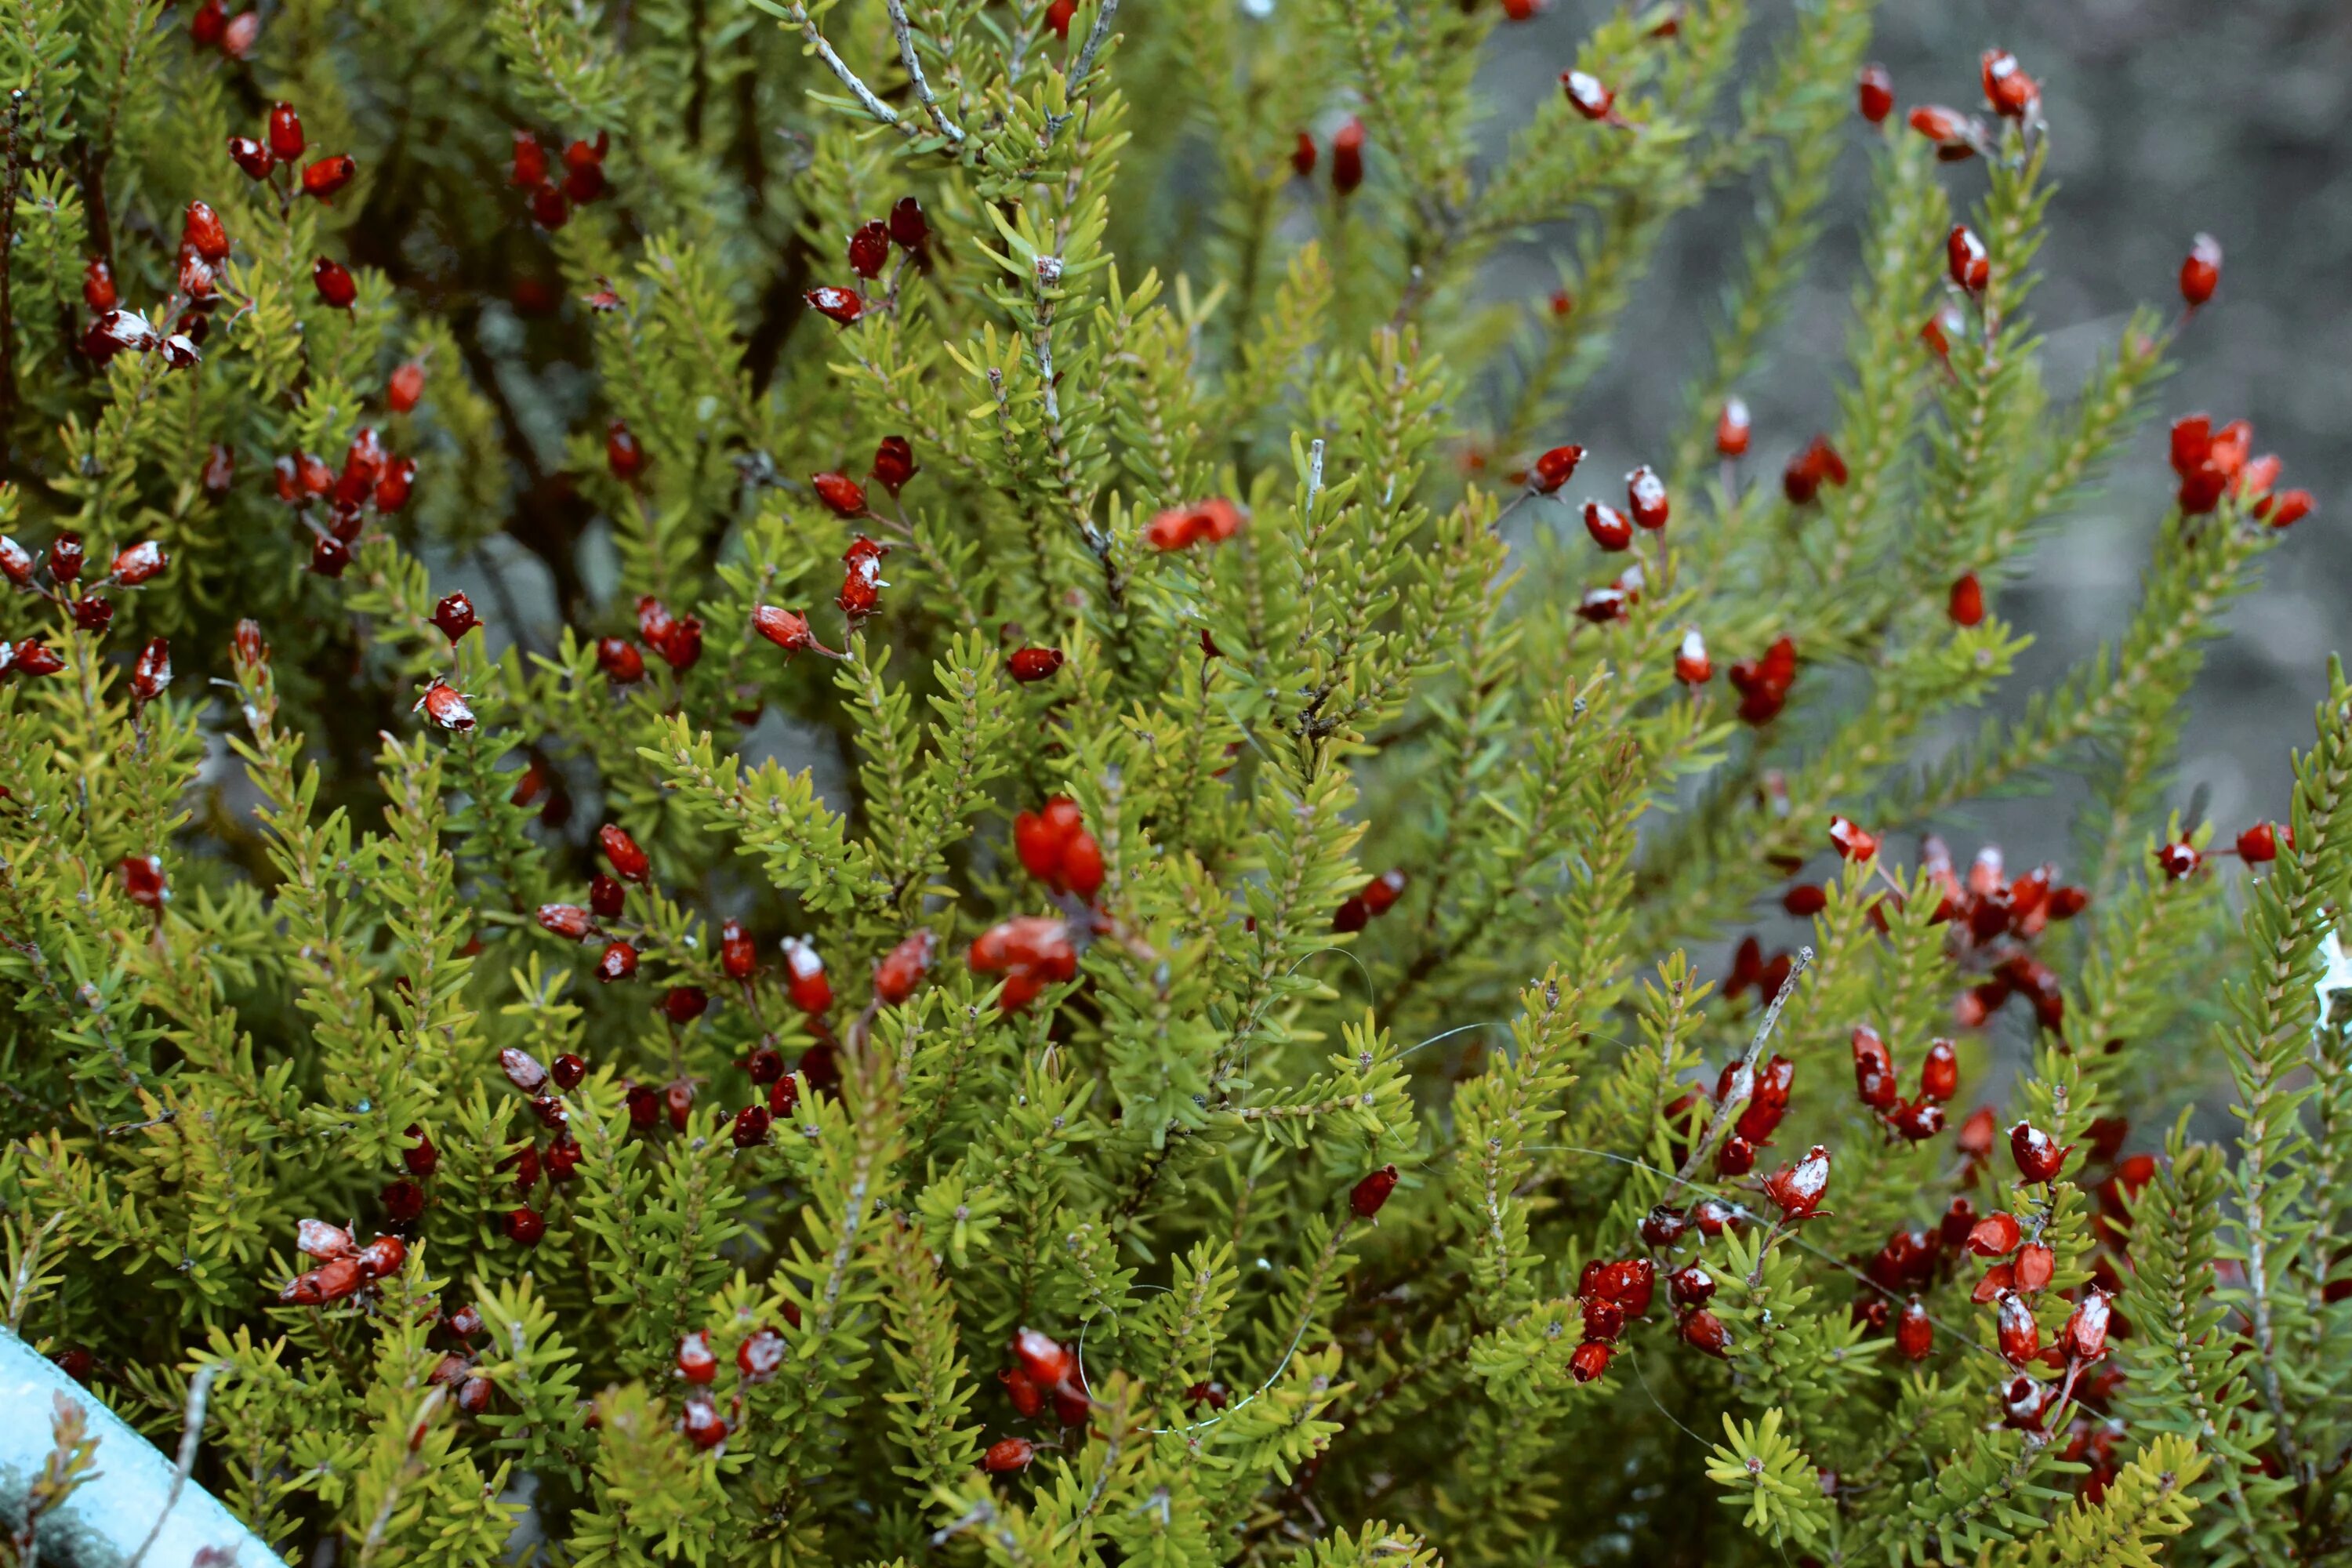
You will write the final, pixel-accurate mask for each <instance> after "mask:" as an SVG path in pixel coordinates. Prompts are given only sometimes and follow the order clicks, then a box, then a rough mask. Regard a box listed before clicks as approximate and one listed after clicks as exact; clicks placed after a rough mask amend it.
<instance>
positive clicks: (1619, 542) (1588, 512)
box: [1584, 500, 1633, 551]
mask: <svg viewBox="0 0 2352 1568" xmlns="http://www.w3.org/2000/svg"><path fill="white" fill-rule="evenodd" d="M1584 531H1585V532H1587V533H1589V534H1591V536H1592V542H1593V543H1595V544H1598V545H1599V546H1601V549H1603V550H1611V551H1615V550H1622V549H1624V548H1625V547H1626V546H1628V545H1630V544H1632V543H1633V524H1632V523H1630V522H1628V521H1625V515H1624V513H1622V512H1621V511H1619V510H1617V509H1616V508H1615V507H1613V506H1609V505H1606V504H1604V503H1603V502H1601V501H1597V500H1589V501H1586V502H1585V503H1584Z"/></svg>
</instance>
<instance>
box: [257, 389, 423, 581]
mask: <svg viewBox="0 0 2352 1568" xmlns="http://www.w3.org/2000/svg"><path fill="white" fill-rule="evenodd" d="M272 471H273V472H274V473H275V475H276V477H277V483H278V500H281V501H283V502H284V503H285V504H286V505H288V506H289V507H292V508H294V509H295V514H296V516H297V518H298V519H299V521H300V522H301V524H302V526H303V527H304V528H306V529H308V530H309V531H310V570H311V571H312V572H314V573H316V574H318V575H320V576H321V577H340V576H341V575H342V574H343V569H344V568H345V567H347V566H349V565H350V564H351V563H352V546H353V545H354V544H355V543H357V542H359V541H360V539H361V537H362V535H363V534H364V533H365V532H366V531H367V527H368V523H369V521H370V519H371V517H374V518H378V519H381V518H387V517H390V516H392V515H393V514H394V513H395V512H397V511H399V510H402V509H403V508H404V507H406V506H407V505H408V498H409V495H410V494H411V492H412V491H413V490H414V489H415V484H416V459H415V458H408V457H403V456H400V455H398V454H396V453H394V452H392V451H391V450H389V449H388V448H386V447H385V446H384V444H383V437H381V436H379V435H378V434H377V433H376V431H375V428H374V426H362V427H361V428H360V430H359V432H358V434H356V435H354V436H353V437H352V444H351V446H350V447H349V448H348V449H347V450H346V451H345V452H344V454H343V468H342V471H341V473H337V472H336V471H335V470H334V469H333V468H329V467H328V466H327V464H326V462H325V461H324V459H322V458H319V457H317V456H315V455H313V454H311V453H309V452H293V453H289V454H288V455H287V456H285V457H282V458H278V460H277V462H276V463H275V464H273V465H272ZM322 517H323V521H322Z"/></svg>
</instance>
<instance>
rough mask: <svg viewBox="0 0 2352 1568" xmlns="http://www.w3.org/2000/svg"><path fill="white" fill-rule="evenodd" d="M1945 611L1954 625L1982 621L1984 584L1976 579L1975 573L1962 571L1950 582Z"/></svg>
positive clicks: (1977, 623) (1977, 624)
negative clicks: (1950, 587) (1950, 588)
mask: <svg viewBox="0 0 2352 1568" xmlns="http://www.w3.org/2000/svg"><path fill="white" fill-rule="evenodd" d="M1945 612H1946V613H1947V614H1948V615H1949V616H1951V617H1952V622H1953V624H1954V625H1955V626H1981V625H1982V624H1983V623H1984V616H1985V602H1984V584H1981V583H1979V582H1978V581H1977V574H1975V573H1973V572H1966V573H1962V574H1960V576H1959V578H1958V580H1957V581H1955V582H1954V583H1953V584H1952V592H1951V596H1950V598H1949V600H1948V603H1947V604H1946V605H1945Z"/></svg>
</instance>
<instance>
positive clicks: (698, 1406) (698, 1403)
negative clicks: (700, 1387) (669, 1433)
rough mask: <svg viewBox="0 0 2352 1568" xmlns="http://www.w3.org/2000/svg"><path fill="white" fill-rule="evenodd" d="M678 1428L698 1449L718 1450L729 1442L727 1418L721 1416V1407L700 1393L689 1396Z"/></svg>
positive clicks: (679, 1416) (706, 1395)
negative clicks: (721, 1445)
mask: <svg viewBox="0 0 2352 1568" xmlns="http://www.w3.org/2000/svg"><path fill="white" fill-rule="evenodd" d="M677 1428H678V1430H679V1431H681V1432H683V1433H685V1434H686V1440H687V1441H688V1442H689V1443H691V1444H693V1445H694V1446H695V1447H698V1448H716V1447H719V1444H721V1443H724V1442H725V1441H727V1417H725V1416H724V1415H719V1406H718V1405H715V1404H713V1403H712V1402H711V1398H710V1395H709V1394H702V1393H696V1394H690V1395H688V1398H687V1401H686V1408H685V1409H684V1410H683V1411H681V1412H680V1413H679V1415H678V1418H677Z"/></svg>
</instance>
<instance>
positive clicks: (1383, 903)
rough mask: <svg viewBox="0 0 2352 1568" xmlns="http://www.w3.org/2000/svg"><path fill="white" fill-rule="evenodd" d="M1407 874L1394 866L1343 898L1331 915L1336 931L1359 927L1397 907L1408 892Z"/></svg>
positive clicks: (1352, 929) (1359, 929) (1332, 927)
mask: <svg viewBox="0 0 2352 1568" xmlns="http://www.w3.org/2000/svg"><path fill="white" fill-rule="evenodd" d="M1404 884H1405V875H1404V873H1403V872H1402V871H1400V870H1398V869H1396V868H1393V867H1391V868H1389V869H1388V870H1385V871H1383V872H1381V874H1380V875H1379V876H1377V877H1375V878H1373V879H1371V880H1370V881H1369V882H1367V883H1365V884H1364V885H1363V886H1362V887H1361V888H1360V889H1357V890H1356V891H1355V892H1352V893H1350V894H1349V895H1348V896H1347V897H1346V898H1344V899H1342V900H1339V909H1338V910H1336V911H1334V912H1333V914H1332V916H1331V929H1332V930H1333V931H1361V930H1363V929H1364V927H1365V926H1367V925H1368V924H1370V922H1371V921H1374V920H1376V919H1378V918H1379V917H1380V916H1381V915H1384V914H1386V913H1388V912H1389V911H1390V910H1392V909H1394V908H1396V901H1397V900H1399V899H1401V898H1402V897H1403V896H1404Z"/></svg>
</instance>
